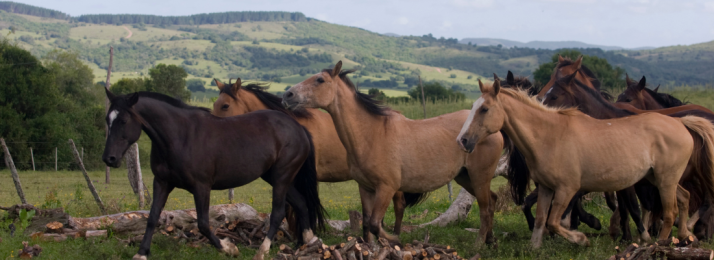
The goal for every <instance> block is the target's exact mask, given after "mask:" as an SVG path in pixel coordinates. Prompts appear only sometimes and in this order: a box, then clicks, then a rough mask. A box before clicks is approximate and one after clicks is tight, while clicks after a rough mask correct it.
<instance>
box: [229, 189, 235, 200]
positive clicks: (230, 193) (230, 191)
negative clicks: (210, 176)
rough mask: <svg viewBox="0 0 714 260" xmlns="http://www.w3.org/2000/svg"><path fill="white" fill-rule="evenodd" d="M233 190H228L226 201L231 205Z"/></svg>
mask: <svg viewBox="0 0 714 260" xmlns="http://www.w3.org/2000/svg"><path fill="white" fill-rule="evenodd" d="M233 194H234V191H233V188H230V189H228V201H230V203H231V204H233Z"/></svg>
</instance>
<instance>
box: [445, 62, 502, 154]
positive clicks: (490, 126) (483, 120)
mask: <svg viewBox="0 0 714 260" xmlns="http://www.w3.org/2000/svg"><path fill="white" fill-rule="evenodd" d="M493 76H494V82H493V84H492V85H491V86H488V85H485V84H483V83H482V82H481V80H479V81H478V85H479V88H481V97H480V98H479V99H478V100H476V102H474V104H473V106H472V107H471V112H470V113H469V117H468V118H467V119H466V122H464V126H463V127H462V128H461V132H460V133H459V135H458V136H457V137H456V142H457V143H458V144H459V147H461V149H463V150H464V151H466V152H468V153H470V152H473V150H474V147H476V144H478V143H479V141H480V140H483V139H486V137H488V136H489V135H491V134H494V133H496V132H498V131H499V130H501V128H502V127H503V124H504V122H505V120H506V112H505V110H504V109H503V107H502V105H501V102H500V101H499V99H498V93H499V91H500V90H501V82H500V80H499V79H498V77H497V76H496V75H495V74H494V75H493Z"/></svg>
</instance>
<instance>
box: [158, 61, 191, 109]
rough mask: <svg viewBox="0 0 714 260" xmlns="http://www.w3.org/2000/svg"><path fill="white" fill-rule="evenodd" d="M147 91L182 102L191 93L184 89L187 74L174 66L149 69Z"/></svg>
mask: <svg viewBox="0 0 714 260" xmlns="http://www.w3.org/2000/svg"><path fill="white" fill-rule="evenodd" d="M149 76H150V77H151V79H150V80H149V88H148V90H149V91H153V92H158V93H161V94H166V95H169V96H172V97H176V98H178V99H181V100H183V101H188V99H189V98H191V92H190V91H188V89H186V77H188V73H186V70H184V69H183V68H182V67H179V66H176V65H166V64H159V65H156V67H153V68H151V69H149Z"/></svg>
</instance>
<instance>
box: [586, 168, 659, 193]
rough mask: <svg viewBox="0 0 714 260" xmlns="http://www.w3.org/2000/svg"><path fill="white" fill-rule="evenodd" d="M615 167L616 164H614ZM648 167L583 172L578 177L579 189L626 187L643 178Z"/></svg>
mask: <svg viewBox="0 0 714 260" xmlns="http://www.w3.org/2000/svg"><path fill="white" fill-rule="evenodd" d="M615 167H616V166H615ZM649 170H650V168H649V167H647V168H645V167H641V168H630V169H623V168H620V169H617V168H612V167H610V169H607V170H606V171H597V172H585V173H583V174H582V176H581V179H580V190H584V191H618V190H623V189H625V188H628V187H630V186H632V185H634V184H635V183H637V182H638V181H640V180H641V179H643V178H645V176H646V175H647V173H648V172H649Z"/></svg>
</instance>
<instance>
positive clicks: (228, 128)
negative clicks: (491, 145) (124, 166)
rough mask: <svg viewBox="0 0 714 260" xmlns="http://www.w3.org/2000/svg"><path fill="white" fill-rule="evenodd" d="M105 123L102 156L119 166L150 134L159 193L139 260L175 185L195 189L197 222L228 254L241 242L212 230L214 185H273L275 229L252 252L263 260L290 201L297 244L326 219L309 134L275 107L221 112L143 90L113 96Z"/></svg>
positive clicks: (311, 237)
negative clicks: (210, 214)
mask: <svg viewBox="0 0 714 260" xmlns="http://www.w3.org/2000/svg"><path fill="white" fill-rule="evenodd" d="M106 95H107V98H108V99H109V100H110V102H111V106H110V107H109V110H108V111H109V112H108V113H107V116H106V123H107V125H108V126H109V136H108V137H107V141H106V147H105V149H104V154H103V155H102V160H103V161H104V162H105V163H106V165H107V166H111V167H119V164H120V162H121V159H122V157H123V155H124V153H125V152H126V151H127V149H128V148H129V146H130V145H131V144H133V143H134V142H136V140H138V139H139V136H140V134H141V131H142V130H143V131H144V132H145V133H146V134H147V135H148V136H149V138H150V139H151V170H152V172H153V173H154V199H153V202H152V204H151V211H150V213H149V219H148V220H147V224H146V232H145V234H149V235H146V236H144V238H143V240H142V241H141V245H140V246H139V252H138V253H137V254H136V255H135V256H134V259H146V256H147V255H149V253H150V246H151V238H152V236H151V235H150V234H153V233H154V229H155V228H156V225H157V224H158V220H159V216H160V215H161V210H162V209H163V208H164V205H165V203H166V199H167V198H168V196H169V193H170V192H171V191H172V190H173V189H174V188H180V189H184V190H187V191H188V192H190V193H192V194H193V198H194V201H195V203H196V216H197V225H198V229H199V231H200V232H201V234H202V235H204V236H205V237H206V238H208V241H209V242H210V243H211V244H212V245H213V246H215V247H216V248H217V249H218V250H221V251H223V252H225V253H227V254H230V255H236V254H238V248H236V246H235V245H233V244H232V243H230V241H229V240H228V239H224V240H219V239H218V237H216V235H215V234H213V232H212V231H211V229H210V226H209V218H208V209H209V203H210V198H211V197H210V195H211V190H224V189H229V188H234V187H239V186H243V185H246V184H248V183H250V182H252V181H253V180H255V179H257V178H262V179H263V180H265V181H266V182H268V183H269V184H270V185H271V186H273V201H272V213H271V215H270V229H269V230H268V234H267V236H266V237H265V239H264V240H263V243H262V244H261V246H260V248H259V252H258V254H256V256H255V257H254V258H253V259H256V260H259V259H263V256H264V255H265V254H266V253H267V252H268V250H269V249H270V243H271V240H272V239H273V237H275V234H276V232H277V230H278V227H279V226H280V223H281V222H282V220H283V218H284V217H285V202H287V203H289V204H290V205H291V206H292V208H293V210H294V212H295V215H296V219H297V222H298V230H300V231H302V236H298V237H299V238H298V244H302V243H306V242H308V243H309V242H314V241H315V240H317V237H316V236H315V235H314V233H313V230H316V228H322V227H323V226H324V223H325V214H326V213H325V209H324V208H323V207H322V204H320V198H319V197H318V194H317V173H316V170H315V154H314V152H315V150H314V148H313V145H312V140H311V136H310V133H309V132H308V131H307V130H306V129H305V128H304V127H302V126H300V124H298V123H297V122H295V120H293V119H292V118H291V117H290V116H288V115H286V114H285V113H281V112H277V111H258V112H255V113H251V114H246V115H242V116H235V117H230V118H219V117H215V116H213V115H211V114H210V112H209V111H208V109H205V108H199V107H193V106H189V105H186V104H185V103H183V102H181V101H180V100H177V99H174V98H171V97H169V96H166V95H163V94H158V93H152V92H138V93H132V94H127V95H122V96H115V95H114V94H112V93H111V92H110V91H109V90H106Z"/></svg>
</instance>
